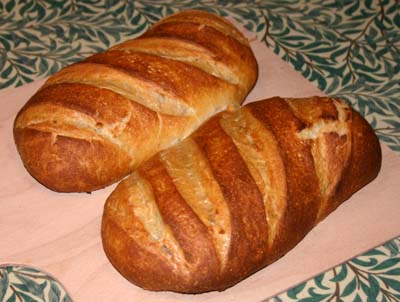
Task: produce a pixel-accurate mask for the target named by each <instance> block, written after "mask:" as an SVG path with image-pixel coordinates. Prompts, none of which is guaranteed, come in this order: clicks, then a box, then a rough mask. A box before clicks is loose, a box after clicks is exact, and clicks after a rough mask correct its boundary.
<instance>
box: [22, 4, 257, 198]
mask: <svg viewBox="0 0 400 302" xmlns="http://www.w3.org/2000/svg"><path fill="white" fill-rule="evenodd" d="M256 79H257V63H256V61H255V58H254V55H253V53H252V51H251V49H250V47H249V43H248V41H247V40H246V39H245V37H244V36H243V35H242V34H241V33H240V32H239V31H238V30H237V29H235V28H234V27H233V26H232V24H230V23H228V22H227V21H226V20H224V19H223V18H220V17H218V16H215V15H213V14H210V13H206V12H202V11H184V12H181V13H178V14H175V15H172V16H170V17H168V18H165V19H164V20H161V21H160V22H159V23H157V24H155V25H154V26H153V27H152V28H150V30H149V31H148V32H146V33H145V34H144V35H142V36H141V37H139V38H138V39H135V40H130V41H127V42H124V43H122V44H119V45H117V46H114V47H112V48H111V49H109V50H108V51H106V52H104V53H100V54H96V55H93V56H91V57H89V58H88V59H86V60H84V61H83V62H80V63H77V64H73V65H71V66H69V67H66V68H64V69H62V70H61V71H60V72H58V73H56V74H55V75H53V76H52V77H50V78H49V79H48V81H47V82H46V83H45V84H44V86H43V87H42V88H41V89H40V90H39V91H38V92H37V93H36V94H35V95H34V96H33V97H32V98H31V99H30V100H29V101H28V103H27V104H26V105H25V106H24V107H23V108H22V109H21V111H20V112H19V114H18V116H17V118H16V120H15V125H14V137H15V142H16V145H17V148H18V151H19V153H20V155H21V158H22V161H23V163H24V165H25V167H26V168H27V170H28V171H29V172H30V173H31V175H32V176H33V177H35V178H36V179H37V180H38V181H39V182H41V183H42V184H44V185H45V186H47V187H48V188H50V189H53V190H56V191H63V192H71V191H75V192H88V191H92V190H96V189H99V188H102V187H105V186H107V185H109V184H111V183H113V182H116V181H117V180H119V179H120V178H122V177H124V176H126V175H127V174H129V173H130V172H131V171H132V170H133V168H134V167H136V166H137V165H138V164H139V163H141V162H142V161H144V160H145V159H148V158H149V157H151V156H152V155H154V154H155V153H157V152H158V151H159V150H161V149H164V148H166V147H168V146H170V145H172V144H174V143H175V142H176V141H179V140H181V139H183V138H184V137H186V136H188V135H189V134H190V133H192V132H193V131H194V130H195V129H196V128H198V126H200V125H201V124H202V122H204V121H205V120H207V119H208V118H209V117H210V116H212V115H214V114H216V113H218V112H220V111H223V110H225V109H227V108H235V107H238V106H239V105H240V103H241V102H242V101H243V99H244V97H245V96H246V95H247V93H248V92H249V91H250V89H251V88H252V87H253V85H254V84H255V81H256Z"/></svg>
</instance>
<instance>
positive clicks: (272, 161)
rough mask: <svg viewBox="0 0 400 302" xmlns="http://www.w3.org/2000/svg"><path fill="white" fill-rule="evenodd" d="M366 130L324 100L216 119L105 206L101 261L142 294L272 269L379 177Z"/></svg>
mask: <svg viewBox="0 0 400 302" xmlns="http://www.w3.org/2000/svg"><path fill="white" fill-rule="evenodd" d="M380 164H381V150H380V145H379V142H378V140H377V138H376V136H375V134H374V132H373V130H372V129H371V127H370V126H369V124H368V123H367V122H366V121H365V120H364V119H363V118H362V117H361V116H360V115H359V114H358V113H356V112H355V111H353V110H352V109H351V108H350V107H349V106H347V105H346V104H345V103H343V102H341V101H338V100H333V99H330V98H318V97H314V98H308V99H282V98H273V99H270V100H265V101H260V102H256V103H251V104H248V105H246V106H245V107H243V108H242V109H240V110H238V111H236V112H230V113H226V112H223V113H219V114H218V115H216V116H215V117H213V118H211V119H210V120H209V121H208V122H207V123H205V124H204V125H203V126H201V127H200V129H198V130H197V131H196V132H195V133H193V134H192V135H191V136H190V137H188V138H187V139H185V140H184V141H182V142H180V143H179V144H176V145H175V146H173V147H171V148H169V149H167V150H164V151H161V152H160V153H158V154H157V155H155V156H153V157H152V158H151V159H150V160H148V161H146V162H145V163H144V164H142V165H141V166H140V167H139V168H138V169H137V170H136V171H135V172H134V173H133V174H132V175H130V176H129V177H128V178H127V179H125V180H124V181H122V182H121V183H120V184H119V185H118V187H117V188H116V189H115V190H114V192H113V193H112V194H111V196H110V197H109V198H108V200H107V202H106V204H105V209H104V215H103V222H102V240H103V246H104V250H105V252H106V254H107V256H108V258H109V259H110V261H111V262H112V264H113V265H114V266H115V267H116V268H117V269H118V270H119V271H120V272H121V273H122V275H124V276H125V277H126V278H127V279H128V280H130V281H131V282H133V283H135V284H137V285H138V286H141V287H143V288H145V289H150V290H170V291H177V292H184V293H200V292H205V291H211V290H224V289H226V288H227V287H229V286H231V285H233V284H235V283H237V282H238V281H240V280H241V279H243V278H245V277H247V276H248V275H250V274H252V273H254V272H255V271H257V270H259V269H260V268H262V267H264V266H266V265H267V264H269V263H271V262H273V261H275V260H276V259H278V258H279V257H281V256H282V255H284V254H285V253H286V252H287V251H288V250H289V249H291V248H292V247H294V246H295V245H296V244H297V243H298V242H299V241H300V240H301V239H302V238H303V237H304V236H305V235H306V234H307V232H308V231H310V230H311V228H313V227H314V226H315V225H316V224H317V223H318V222H319V221H321V219H323V218H324V217H326V216H327V215H328V214H329V213H330V212H332V211H333V210H334V209H335V208H337V207H338V206H339V205H340V204H341V203H342V202H343V201H344V200H346V199H348V198H349V197H350V196H351V195H352V194H353V193H355V192H356V191H357V190H359V189H360V188H362V187H363V186H364V185H366V184H367V183H368V182H370V181H371V180H372V179H374V178H375V177H376V175H377V174H378V172H379V169H380Z"/></svg>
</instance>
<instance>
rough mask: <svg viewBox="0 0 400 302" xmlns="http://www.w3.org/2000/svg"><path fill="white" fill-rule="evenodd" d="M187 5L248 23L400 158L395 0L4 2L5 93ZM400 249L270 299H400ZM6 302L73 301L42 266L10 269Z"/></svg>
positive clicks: (1, 271)
mask: <svg viewBox="0 0 400 302" xmlns="http://www.w3.org/2000/svg"><path fill="white" fill-rule="evenodd" d="M189 8H194V9H204V10H208V11H212V12H214V13H217V14H219V15H221V16H225V17H230V18H233V19H234V20H236V21H237V22H238V23H240V24H242V26H244V27H245V28H246V29H247V30H248V31H250V32H252V33H253V34H254V36H255V37H256V38H257V39H258V40H260V41H261V42H262V43H264V44H265V45H266V46H267V47H269V48H271V49H272V50H273V51H274V52H275V54H277V55H278V56H279V57H281V58H282V59H283V60H285V61H286V62H288V63H289V64H290V65H292V66H293V68H294V69H295V70H297V71H298V72H299V73H301V74H302V75H303V76H304V77H305V78H307V79H308V80H309V81H310V82H311V83H313V84H315V85H316V86H317V87H318V88H319V89H320V90H322V91H323V92H325V93H326V94H328V95H331V96H334V97H339V98H342V99H345V100H347V101H348V102H349V103H351V105H352V106H354V108H355V109H357V110H358V111H359V112H360V113H361V114H362V115H363V116H365V117H366V119H367V120H368V121H369V122H370V123H371V125H372V126H373V127H374V129H375V131H376V133H377V135H378V136H379V138H380V139H381V141H383V142H385V143H386V144H387V145H388V146H389V147H390V148H391V149H392V150H394V151H396V152H400V4H399V1H397V0H374V1H372V0H326V1H325V0H310V1H305V0H303V1H301V0H250V1H235V0H180V1H173V0H168V1H157V0H147V1H144V0H143V1H118V0H41V1H39V0H25V1H23V0H3V1H1V2H0V89H5V88H13V87H17V86H21V85H24V84H26V83H29V82H32V81H34V80H37V79H40V78H44V77H47V76H49V75H51V74H53V73H54V72H56V71H58V70H60V69H61V68H62V67H64V66H66V65H69V64H71V63H74V62H76V61H79V60H82V59H84V58H86V57H87V56H89V55H91V54H93V53H95V52H99V51H102V50H104V49H107V48H109V47H110V46H112V45H114V44H116V43H120V42H122V41H124V40H127V39H131V38H134V37H137V36H139V35H140V34H142V33H143V32H145V31H146V30H147V29H148V28H149V26H151V24H153V23H154V22H156V21H158V20H159V19H161V18H162V17H164V16H166V15H169V14H171V13H174V12H177V11H180V10H184V9H189ZM260 68H262V66H260ZM399 250H400V237H399V238H397V239H394V240H391V241H389V242H387V243H385V244H383V245H381V246H379V247H377V248H375V249H372V250H371V251H369V252H367V253H365V254H363V255H361V256H359V257H357V258H354V259H352V260H350V261H348V262H346V263H343V264H341V265H339V266H337V267H335V268H333V269H332V270H329V271H327V272H325V273H323V274H321V275H319V276H317V277H315V278H313V279H311V280H309V281H307V282H305V283H303V284H300V285H297V286H295V287H294V288H292V289H290V290H288V291H287V292H285V293H282V294H280V295H278V296H276V297H274V298H271V299H268V300H265V302H277V301H302V302H306V301H307V302H311V301H383V302H385V301H400V280H399V276H400V264H399V262H400V251H399ZM0 301H7V302H12V301H46V302H47V301H51V302H58V301H71V298H70V297H69V296H68V294H67V293H66V292H65V290H64V289H63V287H62V286H61V285H60V284H59V283H58V282H57V281H55V280H54V279H53V278H52V277H49V276H48V275H46V274H44V273H41V272H40V271H37V270H36V269H32V268H28V267H25V268H24V267H18V266H6V267H0Z"/></svg>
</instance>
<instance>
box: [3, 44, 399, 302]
mask: <svg viewBox="0 0 400 302" xmlns="http://www.w3.org/2000/svg"><path fill="white" fill-rule="evenodd" d="M252 47H253V49H254V52H255V54H256V57H257V59H258V63H259V68H260V76H259V80H258V82H257V85H256V87H255V89H254V90H253V91H252V92H251V94H250V95H249V96H248V98H247V100H246V102H250V101H255V100H260V99H263V98H266V97H270V96H275V95H279V96H286V97H302V96H310V95H321V94H322V93H321V92H320V91H318V90H317V89H316V88H315V87H314V86H313V85H312V84H311V83H309V82H308V81H307V80H306V79H304V78H303V77H302V76H301V75H300V74H298V73H297V72H295V71H294V70H293V69H292V67H290V66H289V65H288V64H286V63H285V62H283V61H281V60H280V59H279V58H278V57H277V56H275V55H274V54H273V53H272V51H270V50H269V49H267V48H266V47H265V46H264V45H262V44H261V43H259V42H256V41H255V42H252ZM42 83H43V81H37V82H34V83H32V84H29V85H25V86H23V87H21V88H17V89H9V90H6V91H3V92H1V93H0V102H1V108H2V111H1V112H0V139H1V142H2V143H1V145H0V167H1V168H0V170H1V171H0V177H1V179H0V238H1V240H0V264H6V263H15V264H27V265H31V266H35V267H37V268H40V269H43V270H45V271H48V272H49V273H50V274H52V275H53V276H55V277H56V278H58V279H59V280H60V281H61V282H62V283H63V284H64V286H65V287H66V289H67V290H68V292H69V293H70V294H71V296H72V298H73V299H74V301H97V302H101V301H114V302H118V301H124V302H125V301H152V302H156V301H224V302H226V301H261V300H263V299H265V298H268V297H270V296H273V295H275V294H277V293H279V292H281V291H283V290H285V289H287V288H289V287H291V286H293V285H295V284H298V283H300V282H302V281H304V280H306V279H309V278H310V277H312V276H315V275H316V274H318V273H320V272H322V271H324V270H326V269H328V268H331V267H333V266H335V265H336V264H339V263H341V262H343V261H345V260H347V259H349V258H352V257H353V256H355V255H358V254H360V253H362V252H364V251H366V250H368V249H369V248H372V247H374V246H376V245H379V244H381V243H382V242H385V241H387V240H388V239H391V238H393V237H395V236H397V235H399V234H400V219H399V217H400V205H399V200H400V157H399V156H397V155H396V154H394V153H393V152H391V151H390V150H389V149H388V148H387V147H385V146H383V166H382V170H381V173H380V174H379V176H378V178H377V179H376V180H375V181H373V182H372V183H371V184H370V185H368V186H367V187H365V188H363V189H362V190H361V191H359V192H357V193H356V194H355V195H354V196H352V197H351V199H350V200H348V201H347V202H346V203H345V204H343V205H342V206H341V207H340V208H339V209H338V210H336V211H335V212H334V213H333V214H331V215H330V216H329V217H328V218H327V219H326V220H324V221H323V222H322V223H320V224H319V225H318V226H317V227H316V228H315V229H314V230H312V231H311V232H310V233H309V234H308V235H307V237H306V238H305V239H304V240H303V241H302V242H301V243H300V244H299V245H298V246H297V247H296V248H294V249H293V250H292V251H290V252H289V253H288V254H287V255H286V256H284V257H283V258H282V259H280V260H279V261H277V262H275V263H274V264H272V265H270V266H269V267H267V268H265V269H263V270H261V271H259V272H257V273H256V274H254V275H252V276H251V277H249V278H247V279H246V280H244V281H242V282H241V283H239V284H238V285H236V286H234V287H232V288H230V289H228V290H226V291H224V292H211V293H206V294H201V295H182V294H175V293H169V292H159V293H154V292H149V291H145V290H142V289H140V288H138V287H136V286H134V285H132V284H130V283H129V282H128V281H126V280H125V279H124V278H123V277H122V276H121V275H119V273H117V272H116V271H115V269H114V268H113V267H112V266H111V264H110V263H109V262H108V261H107V259H106V257H105V255H104V253H103V249H102V246H101V240H100V222H101V215H102V209H103V204H104V201H105V200H106V198H107V196H108V195H109V194H110V192H111V191H112V189H113V188H114V187H115V185H114V186H111V187H108V188H106V189H104V190H100V191H97V192H94V193H92V194H62V193H55V192H52V191H49V190H48V189H46V188H44V187H43V186H42V185H40V184H39V183H37V182H36V181H35V180H34V179H33V178H32V177H31V176H30V175H29V174H28V173H27V172H26V171H25V169H24V167H23V165H22V163H21V161H20V159H19V156H18V154H17V151H16V149H15V146H14V142H13V136H12V125H13V120H14V117H15V115H16V113H17V111H18V110H19V108H20V107H21V106H22V105H23V104H24V103H25V102H26V100H27V99H28V98H29V97H30V96H31V95H32V94H33V93H34V92H35V91H36V90H37V89H38V88H39V87H40V85H41V84H42Z"/></svg>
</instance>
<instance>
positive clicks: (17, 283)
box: [0, 265, 72, 302]
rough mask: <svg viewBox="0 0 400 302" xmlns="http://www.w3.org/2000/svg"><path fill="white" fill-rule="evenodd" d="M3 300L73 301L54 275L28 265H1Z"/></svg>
mask: <svg viewBox="0 0 400 302" xmlns="http://www.w3.org/2000/svg"><path fill="white" fill-rule="evenodd" d="M0 301H1V302H72V299H71V297H70V296H69V295H68V293H67V292H66V290H65V289H64V287H63V286H62V285H61V284H60V283H59V282H58V281H57V280H56V279H54V278H53V277H51V276H49V275H48V274H47V273H45V272H42V271H40V270H38V269H35V268H32V267H28V266H17V265H6V266H0Z"/></svg>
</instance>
